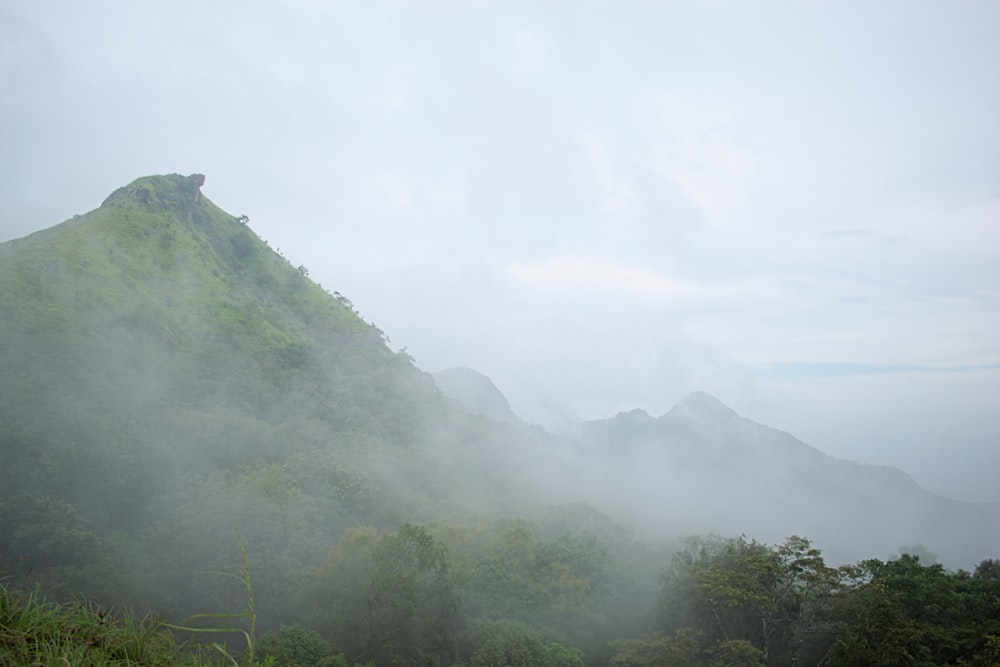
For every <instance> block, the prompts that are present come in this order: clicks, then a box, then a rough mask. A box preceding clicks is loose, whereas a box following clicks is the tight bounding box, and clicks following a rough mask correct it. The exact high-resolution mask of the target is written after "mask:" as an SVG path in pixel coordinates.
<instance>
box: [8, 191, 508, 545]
mask: <svg viewBox="0 0 1000 667" xmlns="http://www.w3.org/2000/svg"><path fill="white" fill-rule="evenodd" d="M203 180H204V178H203V177H202V176H200V175H193V176H189V177H182V176H178V175H170V176H152V177H146V178H140V179H138V180H136V181H135V182H133V183H132V184H130V185H128V186H126V187H123V188H120V189H119V190H117V191H115V192H114V193H113V194H112V195H111V196H109V197H108V198H107V199H106V200H105V202H104V203H103V204H102V205H101V207H100V208H98V209H96V210H94V211H91V212H90V213H87V214H86V215H83V216H78V217H76V218H74V219H72V220H69V221H66V222H64V223H62V224H61V225H58V226H56V227H54V228H51V229H48V230H45V231H42V232H39V233H36V234H33V235H31V236H28V237H25V238H23V239H18V240H15V241H11V242H8V243H5V244H0V286H2V288H0V341H2V343H3V344H2V347H0V373H2V375H3V378H4V382H3V383H2V386H0V438H2V440H0V442H2V447H3V454H4V460H5V462H6V465H5V466H4V468H3V470H2V471H0V488H3V489H4V493H5V494H14V493H17V492H21V491H25V492H27V491H36V490H38V489H47V490H49V491H48V492H49V493H51V494H53V495H54V496H56V497H57V498H58V499H60V500H63V501H68V502H71V503H73V504H74V505H76V506H78V507H82V508H85V514H86V516H87V517H88V518H89V519H91V520H93V521H95V522H97V525H98V526H102V527H104V528H105V529H111V528H120V527H122V526H138V525H142V523H143V522H145V521H147V520H148V518H149V516H148V513H147V512H146V510H145V509H144V508H145V506H146V503H147V502H152V500H153V499H154V498H155V497H156V496H157V495H158V494H164V493H169V492H172V491H174V490H175V489H176V488H177V484H178V483H179V480H180V479H181V478H183V477H184V476H185V475H188V474H190V473H192V472H195V471H197V472H199V473H207V472H210V471H212V470H217V469H235V468H237V467H238V466H241V465H256V464H258V463H260V462H262V461H279V462H280V461H285V460H287V459H288V457H289V456H291V455H293V454H296V453H298V454H301V453H302V452H309V451H313V450H318V451H320V452H323V453H324V456H327V457H334V458H335V459H336V467H337V468H338V469H345V470H346V469H347V468H350V469H354V470H358V471H360V472H359V473H358V474H359V475H361V477H363V478H364V479H365V480H367V481H366V482H365V483H364V485H365V487H366V488H368V487H370V488H372V489H374V488H381V489H388V490H387V491H384V492H381V493H379V494H377V497H373V499H374V500H376V501H377V503H376V505H377V507H373V506H371V504H370V503H368V504H366V509H365V510H364V511H363V512H362V513H361V514H360V515H356V516H354V519H352V520H372V519H373V518H376V517H378V516H383V517H385V518H386V519H388V517H390V516H397V515H398V512H401V511H403V510H402V508H404V507H405V508H408V511H410V512H413V513H414V514H415V515H418V516H419V514H420V512H421V511H422V510H421V509H420V508H421V507H425V506H429V504H435V503H437V502H443V500H442V499H443V498H445V497H452V496H453V495H454V494H456V493H458V492H460V491H461V490H462V489H463V488H464V486H463V483H461V482H456V483H453V484H450V485H449V484H447V483H445V481H444V480H445V479H446V478H447V475H448V474H449V472H453V470H452V467H453V466H454V465H459V464H464V463H465V459H464V458H463V456H464V457H465V458H468V457H473V456H478V455H480V454H481V455H484V456H489V452H490V451H492V450H496V451H501V450H502V448H501V447H499V446H491V445H488V444H482V443H488V442H489V441H490V440H491V438H497V437H504V438H505V437H507V436H506V435H503V436H501V435H495V434H491V433H480V432H476V431H475V430H474V428H473V427H472V426H471V425H467V424H465V420H467V419H468V418H467V417H466V416H464V413H461V411H460V410H458V409H457V408H455V407H454V406H452V404H450V402H447V401H444V400H443V399H442V397H441V395H440V392H439V391H438V390H437V388H436V386H435V385H434V383H433V381H432V380H431V378H430V377H429V376H428V375H427V374H426V373H423V372H422V371H420V370H418V369H417V368H416V367H414V366H413V364H412V360H411V359H410V358H409V357H408V356H407V355H405V354H401V353H394V352H392V351H391V350H390V349H389V348H388V347H387V345H386V344H385V340H384V337H383V335H382V333H381V332H380V331H379V330H378V329H376V328H375V327H373V326H372V325H370V324H368V323H366V322H364V321H363V320H362V319H361V318H360V317H358V316H357V314H356V313H354V312H353V310H352V308H351V307H350V305H349V302H347V301H346V299H344V298H342V297H339V295H336V296H334V295H330V294H328V293H326V292H325V291H323V290H322V289H321V288H320V287H318V286H317V285H316V284H314V283H313V282H311V281H310V280H309V279H308V278H307V277H306V276H305V275H304V271H300V270H298V269H296V268H294V267H292V266H291V265H290V264H289V263H288V262H287V261H286V260H285V259H284V258H282V257H280V256H279V255H278V254H277V253H275V252H274V251H272V250H271V249H270V248H269V247H268V246H267V245H266V244H265V243H264V242H263V241H261V240H260V239H259V238H258V237H257V236H256V234H254V233H253V231H252V230H251V229H250V228H249V227H248V226H247V225H246V224H243V223H241V221H240V220H238V219H237V218H236V217H235V216H233V215H230V214H228V213H226V212H224V211H222V210H221V209H219V208H218V207H216V206H215V205H214V204H212V202H211V201H209V200H208V199H207V198H206V197H204V196H203V195H202V194H201V192H200V186H201V184H202V182H203ZM471 423H472V422H471V421H470V424H471ZM470 442H476V443H479V444H477V445H476V446H474V447H469V446H467V445H468V443H470ZM428 443H435V444H434V446H427V445H428ZM450 447H455V448H461V449H462V451H463V452H464V454H463V455H462V456H459V457H457V458H456V457H452V456H450V455H448V456H446V455H445V453H444V451H443V450H447V449H448V448H450ZM485 468H487V469H488V468H489V466H485ZM476 469H479V466H478V465H477V466H476ZM338 474H339V473H338ZM345 474H346V473H345ZM468 476H469V475H468V474H467V475H466V477H468ZM333 483H334V484H335V485H340V484H346V485H348V486H349V487H350V491H349V492H348V491H347V490H344V491H343V493H360V492H359V491H358V490H357V489H356V488H355V486H356V480H355V481H351V480H350V479H347V480H341V479H338V480H334V482H333ZM472 483H474V484H479V485H480V486H481V487H482V488H483V489H487V490H488V489H489V488H490V484H488V483H484V482H482V481H481V480H480V481H476V482H471V481H470V484H472ZM504 483H505V484H506V482H504ZM352 485H353V486H352ZM365 493H368V492H367V491H366V492H365ZM126 498H127V499H129V501H128V502H123V499H126ZM487 499H489V496H485V498H484V502H485V500H487ZM342 500H343V501H344V502H347V501H348V500H349V498H346V497H345V498H342ZM366 502H367V501H366ZM348 504H350V503H348ZM391 507H396V508H397V509H391ZM355 509H357V508H355ZM352 511H354V510H352Z"/></svg>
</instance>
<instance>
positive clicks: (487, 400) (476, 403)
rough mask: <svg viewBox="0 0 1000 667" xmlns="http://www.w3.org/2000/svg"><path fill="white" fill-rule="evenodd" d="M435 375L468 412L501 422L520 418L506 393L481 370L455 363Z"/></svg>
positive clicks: (446, 391) (447, 391) (517, 421)
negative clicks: (511, 406) (453, 365)
mask: <svg viewBox="0 0 1000 667" xmlns="http://www.w3.org/2000/svg"><path fill="white" fill-rule="evenodd" d="M433 377H434V382H436V383H437V386H438V387H439V388H440V389H441V391H442V392H443V393H444V395H445V396H447V397H448V398H451V399H453V400H455V401H457V402H458V403H459V404H460V405H461V406H462V407H464V408H465V409H466V410H468V411H469V412H471V413H473V414H482V415H485V416H487V417H489V418H491V419H495V420H497V421H501V422H510V423H520V422H521V419H520V418H519V417H518V416H517V415H515V414H514V412H513V411H512V410H511V409H510V403H508V402H507V397H506V396H504V395H503V393H502V392H501V391H500V390H499V389H497V387H496V385H495V384H493V381H492V380H490V379H489V378H488V377H486V376H485V375H483V374H482V373H479V372H477V371H474V370H472V369H471V368H464V367H460V366H456V367H454V368H448V369H445V370H443V371H439V372H437V373H434V374H433Z"/></svg>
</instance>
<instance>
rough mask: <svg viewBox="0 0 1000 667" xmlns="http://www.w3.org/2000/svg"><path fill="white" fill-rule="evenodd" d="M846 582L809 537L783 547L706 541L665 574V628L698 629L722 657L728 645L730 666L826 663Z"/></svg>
mask: <svg viewBox="0 0 1000 667" xmlns="http://www.w3.org/2000/svg"><path fill="white" fill-rule="evenodd" d="M841 577H842V573H840V572H839V571H838V570H835V569H833V568H829V567H827V566H826V564H825V563H824V562H823V558H822V556H821V554H820V552H819V550H817V549H814V548H813V547H812V546H811V544H810V543H809V541H808V540H806V539H805V538H802V537H798V536H793V537H790V538H788V539H787V540H786V541H785V542H784V543H783V544H781V545H779V546H777V547H769V546H767V545H765V544H760V543H758V542H756V541H747V540H746V538H744V537H739V538H736V539H723V538H719V537H702V538H698V539H697V540H695V541H693V542H692V543H691V545H690V546H689V547H688V548H687V549H685V550H684V551H682V552H681V553H679V554H678V555H677V556H676V557H675V559H674V562H673V563H672V564H671V566H670V567H669V568H668V569H667V570H666V572H665V573H664V579H663V582H664V588H663V595H662V599H661V627H662V628H663V630H665V631H667V632H672V631H676V630H677V629H679V628H684V627H688V628H692V629H694V630H695V631H697V632H699V633H700V635H701V636H702V637H703V644H704V646H705V647H706V648H712V650H714V651H722V650H723V649H722V648H721V647H722V646H724V645H725V646H728V648H726V649H725V651H728V653H726V655H730V653H732V654H733V655H732V656H730V657H729V658H726V660H729V659H733V660H735V659H736V658H735V657H733V656H735V653H733V652H739V653H740V655H743V656H744V658H746V659H747V660H751V661H752V660H758V657H755V656H759V660H762V661H764V662H765V663H766V664H769V665H783V664H796V663H798V662H800V661H802V659H803V657H806V656H804V654H807V655H808V658H809V659H811V660H818V659H820V658H821V657H822V655H823V653H824V652H825V651H826V646H828V644H829V642H830V641H831V640H832V636H831V635H832V633H833V630H834V624H833V622H832V615H831V611H832V603H833V601H834V599H835V596H836V594H837V593H838V591H839V590H840V587H841ZM733 642H745V643H746V646H744V645H743V644H734V643H733ZM746 647H750V648H752V649H753V651H755V652H756V653H754V652H753V651H749V652H748V651H744V648H746ZM751 653H752V655H751ZM720 655H721V654H720ZM747 656H749V657H747ZM744 658H740V660H743V659H744ZM721 659H722V658H717V660H721Z"/></svg>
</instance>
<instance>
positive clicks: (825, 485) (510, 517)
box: [0, 174, 1000, 667]
mask: <svg viewBox="0 0 1000 667" xmlns="http://www.w3.org/2000/svg"><path fill="white" fill-rule="evenodd" d="M203 183H204V176H201V175H199V174H194V175H191V176H180V175H176V174H173V175H165V176H148V177H143V178H140V179H138V180H136V181H134V182H133V183H131V184H129V185H127V186H124V187H122V188H119V189H118V190H116V191H115V192H113V193H112V194H111V195H110V196H108V198H107V199H106V200H105V201H104V202H103V204H102V205H101V206H100V207H99V208H97V209H95V210H93V211H91V212H89V213H86V214H84V215H79V216H75V217H74V218H72V219H69V220H67V221H65V222H63V223H61V224H59V225H56V226H54V227H51V228H49V229H45V230H41V231H37V232H35V233H33V234H31V235H29V236H26V237H24V238H20V239H16V240H13V241H8V242H6V243H2V244H0V456H2V459H0V460H2V462H3V465H2V466H0V663H2V664H10V665H22V664H24V665H28V664H41V665H106V664H107V665H224V664H225V665H248V666H249V665H269V666H274V667H280V666H288V667H292V666H296V667H307V666H308V667H319V666H321V665H322V666H327V667H330V666H348V665H376V666H380V667H381V666H387V665H462V666H468V667H473V666H476V667H485V666H491V665H526V666H527V665H531V666H565V667H569V666H582V665H615V666H619V667H638V666H643V665H690V666H706V667H707V666H716V665H720V666H730V665H956V666H957V665H965V666H987V665H997V664H1000V560H998V559H1000V503H969V502H958V501H954V500H950V499H947V498H943V497H940V496H938V495H935V494H933V493H930V492H928V491H926V490H925V489H923V488H921V487H920V486H919V485H918V484H917V483H916V482H915V481H914V480H913V479H911V478H910V477H909V476H908V475H907V474H905V473H904V472H902V471H900V470H898V469H895V468H891V467H886V466H876V465H869V464H865V463H861V462H854V461H845V460H840V459H837V458H833V457H830V456H827V455H826V454H824V453H823V452H821V451H819V450H817V449H815V448H813V447H811V446H809V445H807V444H806V443H803V442H801V441H799V440H797V439H796V438H795V437H794V436H793V435H791V434H789V433H786V432H784V431H780V430H777V429H775V428H772V427H769V426H765V425H763V424H758V423H755V422H753V421H751V420H748V419H745V418H743V417H741V416H740V415H739V414H737V413H736V412H734V411H733V410H732V409H730V408H729V407H727V406H726V405H724V404H723V403H722V402H720V401H719V400H717V399H716V398H714V397H712V396H710V395H708V394H705V393H701V392H693V393H691V394H690V395H689V396H687V397H686V398H685V399H683V400H682V401H680V402H679V403H678V404H677V405H675V406H674V407H673V408H672V409H671V410H669V411H668V412H666V413H665V414H663V415H657V416H653V415H649V414H647V413H645V412H643V411H641V410H633V411H630V412H622V413H619V414H617V415H614V416H609V417H608V418H607V419H604V420H599V421H590V422H585V423H581V424H579V425H577V427H576V428H575V430H572V431H571V432H565V433H558V434H556V433H551V432H548V431H546V430H544V429H542V428H541V427H539V426H536V425H533V424H529V423H526V422H524V421H522V420H521V419H519V418H518V416H517V415H516V414H515V413H514V412H513V411H512V410H511V408H510V406H509V405H508V403H507V400H506V399H505V397H504V395H503V394H502V393H501V391H500V390H499V389H497V387H495V386H494V385H493V383H492V381H491V380H490V379H489V378H488V377H486V376H484V375H481V374H480V373H478V372H476V371H474V370H471V369H466V368H453V369H449V370H446V371H442V372H440V373H435V374H431V373H428V372H425V371H423V370H421V369H420V368H419V367H418V366H417V365H416V363H415V360H414V359H413V358H412V357H410V356H409V355H408V354H407V353H406V351H405V350H398V351H394V350H393V349H392V348H391V347H390V345H389V341H388V337H387V336H386V334H385V333H384V332H382V331H380V330H379V329H378V328H377V327H375V326H374V325H372V324H370V323H368V322H366V321H365V320H364V319H363V318H362V317H361V316H360V315H359V314H358V312H357V311H356V310H355V307H354V304H352V303H351V302H350V300H349V299H348V298H347V297H345V296H344V295H341V294H340V293H339V292H336V291H332V290H331V289H326V288H324V287H323V286H321V285H319V284H316V283H315V282H313V281H312V280H311V279H310V278H309V272H308V270H307V269H306V267H304V266H299V267H296V266H294V265H293V264H292V263H291V262H289V261H288V260H287V259H285V258H284V257H283V256H282V255H281V253H280V252H277V251H275V250H274V249H272V248H271V247H270V245H269V244H268V243H266V242H265V241H264V240H262V239H261V238H260V237H259V236H258V235H257V234H256V233H255V232H254V231H253V229H252V223H251V221H250V220H249V218H247V216H245V215H242V214H236V215H234V214H232V213H229V212H226V211H223V210H221V209H220V208H219V207H217V206H216V205H215V204H213V203H212V202H211V201H210V200H209V199H208V198H207V197H205V196H204V195H203V194H202V192H201V187H202V185H203ZM441 307H447V306H442V305H441V304H438V303H434V302H433V296H432V295H429V296H428V303H427V304H426V311H425V312H426V317H429V318H433V317H434V316H435V315H434V313H435V309H437V308H441ZM442 336H447V332H446V331H442Z"/></svg>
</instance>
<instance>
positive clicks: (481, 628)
mask: <svg viewBox="0 0 1000 667" xmlns="http://www.w3.org/2000/svg"><path fill="white" fill-rule="evenodd" d="M460 646H461V648H460V658H461V659H462V664H463V665H465V666H466V667H491V666H492V665H512V666H518V667H583V665H584V664H585V662H584V656H583V653H582V652H581V651H580V650H578V649H574V648H571V647H567V646H563V645H562V644H558V643H556V642H552V641H545V640H544V639H543V638H542V637H541V636H540V635H539V633H538V632H537V631H536V630H534V629H533V628H531V627H530V626H528V625H525V624H524V623H520V622H518V621H484V620H480V621H475V622H473V623H472V624H471V625H470V627H469V629H468V630H466V632H465V633H463V635H462V637H461V640H460Z"/></svg>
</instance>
